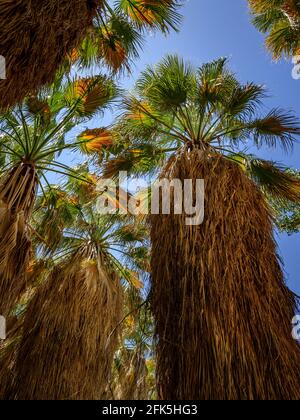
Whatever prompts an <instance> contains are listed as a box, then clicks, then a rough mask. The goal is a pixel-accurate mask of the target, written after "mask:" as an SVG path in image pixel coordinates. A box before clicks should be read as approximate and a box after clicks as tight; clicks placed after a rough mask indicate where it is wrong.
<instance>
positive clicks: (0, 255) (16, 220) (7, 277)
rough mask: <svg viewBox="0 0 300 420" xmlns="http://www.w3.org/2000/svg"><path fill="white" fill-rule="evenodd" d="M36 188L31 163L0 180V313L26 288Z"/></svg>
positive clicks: (35, 177) (20, 166)
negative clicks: (30, 229)
mask: <svg viewBox="0 0 300 420" xmlns="http://www.w3.org/2000/svg"><path fill="white" fill-rule="evenodd" d="M36 189H37V176H36V171H35V168H34V166H32V165H30V164H23V163H21V164H19V165H18V166H16V167H15V168H13V169H12V170H11V172H9V173H8V175H7V176H5V177H4V178H3V179H2V180H1V182H0V237H1V239H0V290H1V294H0V313H1V314H2V315H6V316H8V315H9V312H10V310H11V309H12V308H13V305H14V304H15V303H16V302H17V300H18V298H19V297H20V295H21V294H22V293H23V292H24V291H25V288H26V269H27V266H28V264H29V260H30V256H31V240H30V235H29V233H28V226H27V222H28V219H29V217H30V216H31V211H32V206H33V204H34V199H35V194H36Z"/></svg>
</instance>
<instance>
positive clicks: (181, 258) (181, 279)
mask: <svg viewBox="0 0 300 420" xmlns="http://www.w3.org/2000/svg"><path fill="white" fill-rule="evenodd" d="M264 96H265V89H264V88H263V87H262V86H258V85H255V84H253V83H247V84H241V83H240V82H239V81H238V80H237V78H236V77H235V75H234V74H233V73H232V72H230V71H229V70H228V68H227V66H226V59H219V60H217V61H214V62H211V63H208V64H205V65H203V66H202V67H200V68H199V69H197V70H194V69H193V68H192V67H191V66H190V65H189V64H185V63H184V62H183V61H182V60H180V59H179V58H178V57H176V56H168V57H166V58H165V59H164V60H163V61H162V62H161V63H159V64H158V65H157V66H155V67H149V68H148V69H147V70H146V71H144V72H143V73H142V75H141V77H140V78H139V79H138V81H137V84H136V88H135V91H134V95H129V96H128V97H127V98H125V100H124V106H125V112H124V116H123V117H122V119H121V120H120V122H119V124H118V127H117V130H116V131H117V132H119V133H121V138H123V141H124V139H125V141H127V142H128V144H127V145H126V148H125V149H124V152H123V154H120V155H119V156H117V157H116V158H115V159H112V160H109V161H108V162H107V164H106V166H105V170H104V174H105V175H111V176H113V175H114V174H116V173H117V172H118V171H119V170H127V171H128V172H129V174H131V175H132V176H134V175H140V174H146V173H151V176H152V179H153V175H154V174H157V173H159V171H160V178H164V179H168V180H174V179H178V180H181V181H182V182H183V181H184V180H189V179H190V180H193V181H194V187H193V189H194V190H193V194H194V195H195V193H196V187H195V181H196V179H204V180H205V217H204V221H203V223H202V224H201V225H199V226H187V224H186V216H187V215H186V214H181V215H178V214H177V212H175V210H171V214H170V215H165V214H159V215H151V217H150V221H151V240H152V260H151V269H152V275H151V278H152V289H151V307H152V311H153V315H154V320H155V330H156V337H157V338H156V340H157V343H156V344H157V346H156V355H157V387H158V394H159V398H162V399H180V400H185V399H195V400H197V399H278V398H279V399H280V398H286V399H294V398H295V399H298V398H299V396H300V394H299V389H300V386H299V385H300V374H299V370H298V369H297V368H295V366H298V365H299V363H300V349H299V346H298V343H297V342H296V341H293V339H292V336H291V326H290V323H291V319H292V318H293V316H294V313H295V310H296V302H295V296H294V295H293V294H292V292H290V291H289V290H288V288H287V286H286V285H285V282H284V276H283V273H282V268H281V262H280V260H279V258H278V255H277V248H276V243H275V240H274V237H273V217H272V214H271V211H270V209H269V207H268V205H267V202H266V198H265V194H266V193H268V194H271V195H272V196H273V197H277V198H278V197H284V198H285V199H286V198H288V199H289V200H292V201H299V194H300V183H299V180H298V179H297V178H295V177H294V176H292V175H291V174H289V173H288V172H285V171H284V170H283V168H281V167H280V166H279V165H277V166H276V165H275V164H274V163H272V162H269V161H264V160H260V159H258V158H256V157H255V156H251V155H247V154H246V153H245V147H246V146H247V145H248V144H249V143H252V144H253V145H255V146H257V147H261V146H263V145H266V146H268V147H274V146H276V145H277V144H280V145H281V146H282V147H283V148H284V149H287V148H289V147H290V146H291V145H292V142H293V140H294V138H295V137H296V136H298V135H299V134H300V127H299V122H298V120H297V119H296V118H295V117H293V115H291V114H288V113H286V112H284V111H281V110H278V109H274V110H271V111H270V112H269V113H267V114H266V115H265V114H261V107H260V105H261V104H262V100H263V98H264ZM241 146H243V148H241ZM174 152H175V153H174ZM160 168H162V169H160ZM173 201H174V197H173ZM175 213H176V214H175Z"/></svg>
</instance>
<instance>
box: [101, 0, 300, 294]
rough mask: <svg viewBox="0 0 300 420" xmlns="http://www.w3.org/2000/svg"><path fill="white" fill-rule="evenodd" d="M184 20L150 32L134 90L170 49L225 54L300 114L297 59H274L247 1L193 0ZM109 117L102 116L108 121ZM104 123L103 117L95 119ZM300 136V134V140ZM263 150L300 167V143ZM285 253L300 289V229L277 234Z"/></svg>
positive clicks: (200, 55) (241, 73)
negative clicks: (167, 30) (290, 148)
mask: <svg viewBox="0 0 300 420" xmlns="http://www.w3.org/2000/svg"><path fill="white" fill-rule="evenodd" d="M183 14H184V21H183V25H182V27H181V31H180V33H178V34H176V33H172V34H171V35H169V36H168V37H165V36H163V35H155V36H153V35H151V34H150V35H149V36H148V37H147V42H146V44H145V47H144V48H143V51H142V52H141V56H140V59H139V60H138V61H137V62H136V63H135V65H134V68H133V74H132V75H131V76H130V77H126V78H125V79H124V80H123V81H122V84H124V85H125V87H126V88H128V89H130V88H131V87H132V86H133V84H134V80H135V79H136V77H137V76H138V75H139V73H140V72H141V71H143V70H144V68H145V67H146V65H147V64H153V63H156V62H158V61H159V60H160V59H161V58H162V57H163V56H164V55H165V54H166V53H177V54H179V55H181V56H182V57H184V58H185V59H187V60H190V61H191V62H192V63H193V64H194V65H196V66H197V65H200V64H201V63H203V62H208V61H211V60H213V59H216V58H219V57H221V56H222V57H224V56H226V57H229V58H230V66H231V68H232V69H233V70H234V71H235V72H236V74H237V75H238V77H239V78H240V79H241V80H242V81H244V82H246V81H253V82H256V83H259V84H264V85H266V86H267V88H268V91H269V94H270V97H269V98H268V99H267V100H266V102H265V103H266V106H267V107H268V108H272V107H281V108H285V109H287V110H293V111H294V112H295V113H296V114H297V115H299V117H300V103H299V99H298V98H299V97H298V96H297V91H299V90H300V80H298V81H296V80H294V79H293V78H292V74H291V73H292V69H293V65H292V63H291V61H282V62H280V63H274V62H273V61H272V58H271V56H270V55H269V54H268V52H267V51H266V49H265V47H264V39H263V37H262V35H261V34H260V33H259V32H258V31H257V30H256V29H255V28H254V27H253V25H252V24H251V17H250V14H249V11H248V7H247V1H246V0H187V2H186V5H185V6H184V8H183ZM108 121H109V117H108V116H107V117H106V118H104V121H101V125H103V124H105V123H107V122H108ZM94 123H95V126H97V125H98V126H99V121H94ZM299 140H300V139H299ZM259 155H260V156H261V157H264V158H266V159H272V160H276V161H278V162H282V163H284V164H286V165H290V166H293V167H295V168H297V169H299V170H300V145H298V144H296V145H295V149H294V152H293V154H290V155H286V154H284V153H283V152H282V151H281V150H279V149H278V150H277V151H274V150H264V151H260V153H259ZM277 240H278V245H279V252H280V254H281V256H283V259H284V262H285V271H286V278H287V281H288V284H289V286H290V287H291V289H292V290H294V291H295V292H296V293H298V294H300V281H299V279H298V273H299V272H300V257H299V256H298V254H299V251H298V250H299V245H300V234H299V235H293V236H290V237H289V236H287V235H279V236H277Z"/></svg>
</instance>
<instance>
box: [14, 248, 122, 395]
mask: <svg viewBox="0 0 300 420" xmlns="http://www.w3.org/2000/svg"><path fill="white" fill-rule="evenodd" d="M93 258H94V255H93V252H92V251H91V250H87V249H85V250H82V251H80V252H77V253H76V254H75V255H73V256H72V258H70V259H69V261H68V262H67V263H65V264H63V265H62V266H60V267H58V268H55V269H54V270H53V271H52V272H51V273H50V275H49V278H48V280H47V281H46V282H45V283H44V284H43V285H42V286H40V288H39V290H38V291H37V294H36V295H35V297H34V298H33V300H32V302H31V303H30V305H29V308H28V310H27V312H26V316H25V320H24V327H23V331H24V332H23V337H22V339H21V343H20V350H19V353H18V358H17V362H16V377H15V384H14V391H13V392H12V393H11V394H10V395H9V396H7V398H9V399H21V400H85V399H93V400H94V399H100V398H101V397H102V395H103V393H104V391H105V388H106V386H107V384H108V382H109V376H110V371H111V365H112V361H113V357H114V352H115V350H116V346H117V344H118V330H116V326H117V325H118V323H119V321H120V319H121V317H122V289H121V285H120V283H119V280H118V279H117V278H116V277H115V275H114V274H113V273H111V271H110V270H109V268H108V267H106V266H105V263H104V261H103V260H102V258H100V257H98V259H93ZM113 331H114V334H112V332H113Z"/></svg>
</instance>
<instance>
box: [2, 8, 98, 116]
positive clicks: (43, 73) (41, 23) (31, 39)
mask: <svg viewBox="0 0 300 420" xmlns="http://www.w3.org/2000/svg"><path fill="white" fill-rule="evenodd" d="M101 4H102V1H101V0H26V1H24V0H2V1H1V2H0V22H1V32H0V55H2V56H3V57H4V58H5V59H6V80H0V109H1V108H7V107H9V106H13V105H15V104H16V103H18V102H21V101H22V100H23V99H24V97H25V96H26V95H28V94H30V93H33V92H35V91H36V90H37V89H38V88H40V87H41V86H42V85H44V84H48V83H51V82H52V81H53V79H54V76H55V73H56V71H57V70H58V68H59V67H60V66H61V65H62V64H63V62H64V59H65V57H66V55H67V54H68V53H70V52H71V51H72V49H73V48H75V47H77V46H78V45H79V43H80V42H81V40H82V39H83V37H84V36H85V34H86V32H87V29H88V28H89V26H91V24H92V19H93V16H94V13H95V10H96V8H97V7H101Z"/></svg>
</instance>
